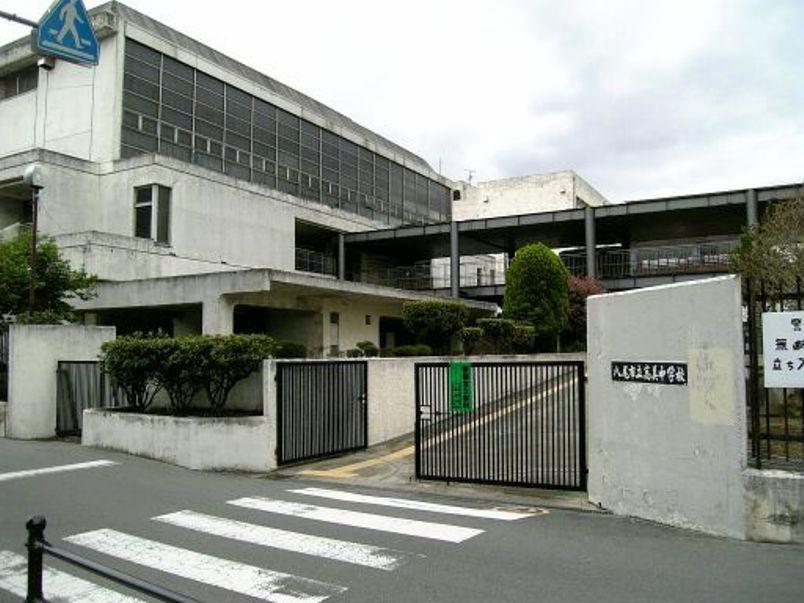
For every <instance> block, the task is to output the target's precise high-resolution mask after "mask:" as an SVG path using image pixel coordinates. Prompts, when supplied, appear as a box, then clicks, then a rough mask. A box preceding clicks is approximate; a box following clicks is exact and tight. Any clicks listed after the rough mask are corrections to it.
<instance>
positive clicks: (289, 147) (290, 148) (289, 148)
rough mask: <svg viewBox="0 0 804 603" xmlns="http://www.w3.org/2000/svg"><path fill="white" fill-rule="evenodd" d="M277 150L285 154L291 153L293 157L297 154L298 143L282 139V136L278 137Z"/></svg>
mask: <svg viewBox="0 0 804 603" xmlns="http://www.w3.org/2000/svg"><path fill="white" fill-rule="evenodd" d="M279 150H280V151H284V152H286V153H292V154H294V155H298V154H299V143H298V142H296V141H294V140H288V139H287V138H283V137H282V136H280V137H279Z"/></svg>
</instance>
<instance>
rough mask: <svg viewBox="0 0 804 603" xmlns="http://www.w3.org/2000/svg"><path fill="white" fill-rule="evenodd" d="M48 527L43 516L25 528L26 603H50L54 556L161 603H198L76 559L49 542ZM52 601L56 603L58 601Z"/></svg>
mask: <svg viewBox="0 0 804 603" xmlns="http://www.w3.org/2000/svg"><path fill="white" fill-rule="evenodd" d="M46 527H47V521H46V520H45V518H44V517H42V516H41V515H40V516H36V517H32V518H31V519H29V520H28V521H27V523H26V524H25V528H26V530H27V531H28V539H27V542H26V543H25V546H26V548H27V549H28V576H27V577H28V580H27V582H28V584H27V590H26V598H25V601H31V602H33V603H40V602H41V603H44V602H45V601H46V599H45V594H44V591H45V588H44V587H45V584H44V576H43V574H44V572H43V569H44V556H45V555H50V556H51V557H55V558H56V559H60V560H61V561H63V562H65V563H68V564H70V565H73V566H76V567H80V568H81V569H83V570H86V571H88V572H91V573H93V574H96V575H98V576H102V577H104V578H106V579H107V580H111V581H112V582H115V583H117V584H120V585H121V586H124V587H126V588H129V589H131V590H134V591H137V592H139V593H143V594H145V595H148V596H149V597H152V598H154V599H156V600H158V601H165V602H167V603H198V600H197V599H192V598H190V597H187V596H185V595H182V594H180V593H177V592H173V591H171V590H169V589H167V588H164V587H162V586H158V585H156V584H152V583H150V582H148V581H146V580H143V579H142V578H136V577H134V576H130V575H128V574H124V573H123V572H120V571H117V570H115V569H112V568H111V567H108V566H106V565H103V564H101V563H98V562H96V561H92V560H91V559H87V558H86V557H82V556H80V555H76V554H75V553H73V552H71V551H67V550H64V549H61V548H57V547H55V546H53V545H52V544H50V543H49V542H48V541H47V540H45V528H46ZM121 598H122V597H121ZM51 600H53V601H55V600H57V599H51ZM58 600H61V598H60V597H59V598H58Z"/></svg>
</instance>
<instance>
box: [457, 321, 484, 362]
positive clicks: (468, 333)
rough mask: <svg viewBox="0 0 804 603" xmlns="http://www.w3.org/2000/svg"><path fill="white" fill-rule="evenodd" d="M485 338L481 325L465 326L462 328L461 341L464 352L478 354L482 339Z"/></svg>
mask: <svg viewBox="0 0 804 603" xmlns="http://www.w3.org/2000/svg"><path fill="white" fill-rule="evenodd" d="M482 339H483V329H481V328H480V327H464V328H463V329H461V343H463V353H464V354H466V355H467V356H471V355H472V354H476V353H477V352H478V351H479V350H480V341H481V340H482Z"/></svg>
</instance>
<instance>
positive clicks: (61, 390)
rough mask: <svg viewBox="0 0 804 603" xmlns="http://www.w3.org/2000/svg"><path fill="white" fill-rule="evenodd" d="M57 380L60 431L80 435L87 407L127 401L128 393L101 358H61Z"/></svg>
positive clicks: (57, 426) (59, 433)
mask: <svg viewBox="0 0 804 603" xmlns="http://www.w3.org/2000/svg"><path fill="white" fill-rule="evenodd" d="M57 370H58V379H57V382H56V433H57V434H58V435H60V436H61V435H78V434H80V433H81V429H82V427H83V424H84V410H86V409H88V408H114V407H119V406H125V405H126V397H125V393H124V392H123V391H122V390H120V389H116V388H114V387H112V384H111V380H110V379H109V378H107V376H106V375H105V374H104V373H103V371H102V370H101V365H100V362H97V361H88V362H75V361H60V362H59V364H58V369H57Z"/></svg>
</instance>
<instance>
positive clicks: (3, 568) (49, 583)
mask: <svg viewBox="0 0 804 603" xmlns="http://www.w3.org/2000/svg"><path fill="white" fill-rule="evenodd" d="M27 587H28V560H27V559H26V558H25V557H23V556H22V555H17V554H16V553H13V552H11V551H0V591H3V590H4V591H6V592H9V593H11V594H12V595H16V596H17V597H20V598H23V599H24V598H25V596H26V594H27V593H26V591H27ZM42 589H43V590H44V594H45V598H46V599H47V600H48V601H58V602H59V603H143V602H142V600H141V599H137V598H136V597H129V596H127V595H123V594H120V593H117V592H115V591H113V590H109V589H108V588H104V587H102V586H98V585H97V584H93V583H92V582H89V581H87V580H83V579H81V578H77V577H76V576H72V575H70V574H67V573H64V572H61V571H59V570H56V569H53V568H50V567H47V566H45V567H44V568H43V570H42ZM0 600H2V596H0Z"/></svg>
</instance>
